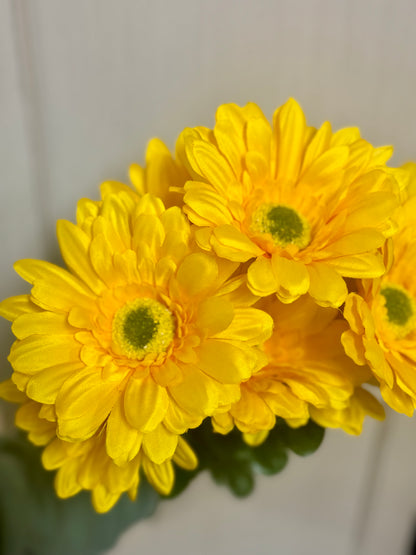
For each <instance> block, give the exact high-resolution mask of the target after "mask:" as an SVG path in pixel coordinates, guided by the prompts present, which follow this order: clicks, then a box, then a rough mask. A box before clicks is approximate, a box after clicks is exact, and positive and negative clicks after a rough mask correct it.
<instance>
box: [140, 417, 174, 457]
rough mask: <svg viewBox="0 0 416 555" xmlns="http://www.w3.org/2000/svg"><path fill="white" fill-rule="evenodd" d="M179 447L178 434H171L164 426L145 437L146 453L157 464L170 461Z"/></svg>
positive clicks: (161, 425) (144, 446)
mask: <svg viewBox="0 0 416 555" xmlns="http://www.w3.org/2000/svg"><path fill="white" fill-rule="evenodd" d="M177 445H178V436H177V434H172V433H171V432H169V431H168V430H167V429H166V428H165V426H163V424H160V425H159V426H157V427H156V429H155V430H153V431H152V432H149V433H147V434H144V436H143V450H144V453H145V454H146V455H147V456H148V457H149V459H150V460H151V461H153V462H154V463H156V464H162V463H164V462H165V461H166V460H170V459H171V458H172V457H173V454H174V453H175V449H176V446H177Z"/></svg>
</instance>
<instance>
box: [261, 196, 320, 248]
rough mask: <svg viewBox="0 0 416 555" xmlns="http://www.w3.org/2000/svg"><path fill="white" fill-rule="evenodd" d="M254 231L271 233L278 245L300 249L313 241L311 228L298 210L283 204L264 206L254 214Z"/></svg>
mask: <svg viewBox="0 0 416 555" xmlns="http://www.w3.org/2000/svg"><path fill="white" fill-rule="evenodd" d="M251 227H252V229H253V231H255V232H260V233H269V234H270V235H271V236H272V238H273V241H274V243H275V244H276V245H279V246H280V247H287V246H288V245H296V246H297V247H299V248H300V249H303V248H305V247H306V246H308V244H309V243H310V240H311V233H310V226H309V224H308V222H307V221H306V220H305V218H303V217H302V216H301V215H300V214H298V212H296V210H294V209H293V208H291V207H290V206H285V205H283V204H264V205H262V206H260V207H259V208H258V209H257V210H256V211H255V212H254V214H253V218H252V224H251Z"/></svg>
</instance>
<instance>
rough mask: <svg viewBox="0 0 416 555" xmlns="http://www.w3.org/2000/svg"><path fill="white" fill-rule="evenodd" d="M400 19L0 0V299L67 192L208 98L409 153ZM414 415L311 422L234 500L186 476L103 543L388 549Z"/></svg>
mask: <svg viewBox="0 0 416 555" xmlns="http://www.w3.org/2000/svg"><path fill="white" fill-rule="evenodd" d="M415 16H416V3H415V2H414V0H395V1H393V0H283V1H280V0H273V1H272V0H270V1H267V0H257V2H252V1H250V0H222V1H220V0H210V1H207V2H203V1H199V0H175V1H172V2H169V1H167V0H165V1H162V0H152V1H147V0H117V1H116V0H88V1H85V0H71V1H65V0H58V1H57V0H0V75H1V85H0V110H1V123H2V126H1V132H0V133H1V134H0V162H1V166H0V171H1V181H0V211H1V212H0V232H1V235H0V236H1V243H0V249H1V250H0V253H1V261H2V262H1V279H0V296H1V297H5V296H8V295H11V294H15V293H18V292H22V291H23V289H24V285H23V283H22V282H21V281H20V280H19V279H18V278H17V277H16V276H15V275H14V274H13V271H12V269H11V264H12V262H13V261H14V260H16V259H18V258H22V257H33V258H36V257H46V258H48V259H50V260H59V255H58V253H57V247H56V242H55V238H54V228H55V221H56V219H58V218H69V219H72V218H73V216H74V211H75V203H76V200H77V199H78V198H80V197H82V196H90V197H97V186H98V184H99V182H100V181H102V180H104V179H108V178H118V179H121V180H122V179H124V178H125V174H126V169H127V166H128V164H129V163H130V162H132V161H138V162H143V154H144V149H145V146H146V143H147V141H148V139H149V138H151V137H153V136H159V137H160V138H162V139H163V140H164V141H165V142H166V143H167V144H168V145H169V146H173V144H174V140H175V138H176V136H177V134H178V133H179V131H180V130H181V129H182V128H183V127H184V126H186V125H196V124H204V125H212V124H213V121H214V112H215V108H216V106H217V105H218V104H220V103H224V102H230V101H233V102H237V103H240V104H243V103H245V102H247V101H248V100H253V101H255V102H257V103H258V104H260V106H261V107H262V108H263V110H264V111H265V113H266V114H268V115H270V116H271V114H272V112H273V109H274V108H275V107H276V106H277V105H279V104H281V103H283V102H284V101H285V100H286V99H287V98H288V97H289V96H294V97H295V98H297V99H298V100H299V101H300V102H301V104H302V106H303V108H304V110H305V112H306V114H307V117H308V118H309V121H310V122H311V123H312V124H315V125H319V124H320V123H321V122H322V121H323V120H325V119H329V120H331V121H332V122H333V125H334V127H335V128H337V127H340V126H344V125H358V126H360V128H361V130H362V133H363V135H364V137H365V138H367V139H368V140H370V141H371V142H373V143H375V144H377V145H381V144H393V145H394V146H395V153H396V154H395V158H394V162H395V163H396V164H399V163H402V162H404V161H406V160H408V159H411V158H414V159H416V125H415V122H416V104H415V98H416V94H415V93H416V71H415V70H416V59H415V51H416V32H415V20H416V17H415ZM8 328H9V326H8V325H7V324H6V323H5V322H1V326H0V348H1V357H2V361H3V362H2V369H1V371H2V374H3V375H7V373H8V372H9V369H8V366H7V362H5V358H6V356H7V351H8V348H9V346H10V342H11V334H10V332H9V331H8ZM5 422H6V424H7V418H6V419H5ZM6 424H4V425H6ZM415 428H416V426H415V423H414V421H413V420H409V419H407V418H406V417H400V416H394V417H391V418H389V419H388V421H387V423H386V424H385V425H380V424H378V423H372V422H368V423H367V426H366V429H365V432H364V434H363V435H362V437H360V438H359V439H356V438H351V437H348V436H346V435H345V434H343V433H341V432H331V433H328V434H327V437H326V439H325V442H324V445H323V447H322V448H321V449H320V451H318V453H316V454H315V455H314V456H312V457H311V458H309V459H306V460H301V459H296V458H295V457H293V458H292V460H291V462H290V464H289V466H288V468H287V469H286V470H285V471H284V472H283V473H282V474H281V475H279V476H277V477H272V478H263V479H261V480H259V485H258V488H257V491H256V493H255V494H254V495H253V496H252V497H251V498H249V499H247V500H245V501H237V500H235V499H233V498H232V497H231V495H230V494H229V493H228V492H226V491H225V490H222V489H220V488H218V487H216V486H214V485H213V484H212V483H211V481H210V479H209V478H208V477H207V476H202V477H201V478H200V479H198V480H197V481H196V482H195V483H194V484H193V485H192V486H191V487H190V488H189V490H188V491H187V492H186V493H185V494H184V495H182V496H181V497H180V498H179V499H177V500H175V501H173V502H169V503H164V504H163V505H161V506H160V507H159V509H158V511H157V513H156V515H155V516H153V517H152V518H151V519H150V520H148V521H146V522H142V523H140V524H139V525H138V526H136V527H133V528H132V529H130V530H129V531H128V532H127V533H126V534H125V535H124V536H123V537H122V538H121V539H120V541H119V543H118V544H117V545H116V546H114V548H113V549H112V550H110V551H109V552H108V555H110V554H111V555H116V554H119V555H121V554H123V555H127V554H130V553H139V552H140V553H141V552H147V553H149V552H150V553H152V555H159V554H160V555H162V554H165V553H166V552H170V553H171V554H172V555H174V554H176V553H192V554H193V553H195V554H208V553H215V554H216V555H226V554H227V555H228V554H233V553H238V554H239V555H248V554H251V553H258V554H264V555H266V554H269V553H279V554H280V553H281V554H283V555H292V554H293V555H303V554H305V555H306V554H307V555H314V554H319V555H327V554H328V555H333V554H336V555H396V554H397V555H405V554H407V547H406V546H407V545H408V542H409V537H410V536H409V535H410V533H411V531H412V528H413V521H414V518H415V516H416V515H415V512H416V481H415V476H416V469H415V467H414V463H413V461H414V460H415V457H416V434H415V433H414V432H415Z"/></svg>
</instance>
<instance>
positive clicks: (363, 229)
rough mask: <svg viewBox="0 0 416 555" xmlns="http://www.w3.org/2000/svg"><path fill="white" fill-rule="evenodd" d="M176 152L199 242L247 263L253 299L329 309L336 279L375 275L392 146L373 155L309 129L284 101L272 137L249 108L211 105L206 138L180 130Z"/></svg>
mask: <svg viewBox="0 0 416 555" xmlns="http://www.w3.org/2000/svg"><path fill="white" fill-rule="evenodd" d="M177 151H178V156H179V158H180V159H181V160H182V162H183V164H184V165H186V166H187V168H188V171H189V173H190V174H191V175H192V181H188V182H187V183H186V185H185V187H184V192H185V195H184V203H185V208H184V209H185V211H186V213H187V214H188V216H189V218H190V220H191V221H192V222H193V223H194V224H195V225H197V226H198V227H199V228H200V229H198V231H197V232H196V239H197V242H198V244H199V245H200V247H202V248H203V249H206V250H214V251H215V252H216V253H217V254H218V255H219V256H221V257H224V258H227V259H229V260H233V261H238V262H246V261H251V262H252V263H251V264H250V267H249V268H248V283H249V286H250V288H251V290H252V291H253V293H255V294H256V295H259V296H267V295H270V294H272V293H276V294H277V296H278V298H279V299H280V300H281V301H282V302H285V303H288V302H292V301H294V300H295V299H297V298H298V297H300V296H301V295H303V294H305V293H307V292H308V293H309V294H310V295H311V296H312V297H313V298H314V299H315V301H316V302H317V303H319V304H320V305H322V306H335V307H337V306H340V305H341V304H342V303H343V302H344V300H345V298H346V295H347V287H346V284H345V281H344V279H343V278H344V277H353V278H373V277H376V276H380V275H381V274H383V272H384V265H383V261H382V258H381V256H380V254H379V252H378V249H379V248H380V247H381V246H382V245H383V244H384V242H385V239H386V237H388V236H390V235H391V234H392V233H393V232H394V225H393V223H392V222H391V219H390V218H391V215H392V212H393V210H394V208H395V207H396V205H397V194H398V191H396V189H398V185H397V183H396V181H395V179H394V177H393V175H394V170H392V169H389V168H386V165H385V162H386V160H387V159H388V158H389V157H390V156H391V152H392V150H391V148H389V147H382V148H373V147H372V146H371V145H370V144H369V143H368V142H366V141H364V140H363V139H361V138H360V133H359V131H358V129H356V128H348V129H341V130H340V131H338V132H336V133H333V132H332V131H331V126H330V124H329V123H328V122H325V123H324V124H323V125H322V126H321V127H320V129H318V130H317V129H315V128H313V127H308V126H307V125H306V121H305V117H304V115H303V112H302V110H301V108H300V106H299V105H298V104H297V103H296V102H295V101H294V100H289V101H288V102H286V104H284V105H283V106H282V107H281V108H279V109H278V110H277V111H276V112H275V114H274V118H273V129H272V128H271V126H270V124H269V123H268V122H267V120H266V118H265V117H264V115H263V113H262V112H261V110H260V109H259V108H258V107H257V106H256V105H255V104H253V103H249V104H247V105H246V106H245V107H244V108H240V107H238V106H236V105H234V104H226V105H223V106H220V107H219V108H218V110H217V114H216V125H215V127H214V130H213V131H210V130H209V129H206V128H195V129H186V130H185V131H184V132H183V133H182V135H181V136H180V138H179V140H178V146H177Z"/></svg>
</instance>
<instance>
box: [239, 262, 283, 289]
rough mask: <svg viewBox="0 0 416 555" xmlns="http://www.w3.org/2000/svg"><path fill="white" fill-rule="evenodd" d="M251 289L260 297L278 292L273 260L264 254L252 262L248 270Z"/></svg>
mask: <svg viewBox="0 0 416 555" xmlns="http://www.w3.org/2000/svg"><path fill="white" fill-rule="evenodd" d="M247 281H248V286H249V288H250V290H251V291H252V292H253V293H254V294H255V295H259V296H260V297H267V296H268V295H272V294H273V293H275V292H276V290H277V287H278V284H277V281H276V276H275V275H274V272H273V269H272V264H271V260H270V259H269V258H265V257H263V256H261V257H259V258H257V259H256V260H255V261H254V262H253V263H252V264H250V266H249V268H248V271H247Z"/></svg>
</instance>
